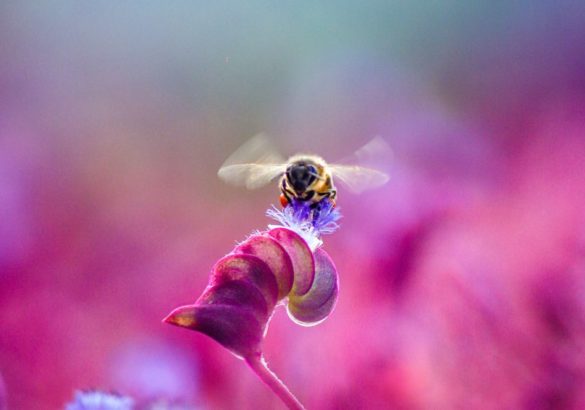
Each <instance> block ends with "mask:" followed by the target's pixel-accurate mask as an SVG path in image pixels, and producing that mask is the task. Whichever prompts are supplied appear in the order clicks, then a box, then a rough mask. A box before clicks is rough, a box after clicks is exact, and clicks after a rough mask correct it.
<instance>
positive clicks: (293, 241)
mask: <svg viewBox="0 0 585 410" xmlns="http://www.w3.org/2000/svg"><path fill="white" fill-rule="evenodd" d="M267 234H268V235H270V236H271V237H273V238H274V239H276V240H277V241H278V242H279V243H280V244H281V245H282V247H283V248H284V249H285V250H286V252H287V253H288V255H289V257H290V259H291V261H292V266H293V271H294V283H293V287H292V291H291V295H304V294H305V293H307V292H308V291H309V289H311V285H312V284H313V280H314V277H315V260H314V259H313V253H312V252H311V250H310V249H309V246H308V245H307V243H306V242H305V240H304V239H303V238H301V237H300V236H299V234H297V233H296V232H294V231H292V230H290V229H287V228H274V229H271V230H269V231H268V232H267Z"/></svg>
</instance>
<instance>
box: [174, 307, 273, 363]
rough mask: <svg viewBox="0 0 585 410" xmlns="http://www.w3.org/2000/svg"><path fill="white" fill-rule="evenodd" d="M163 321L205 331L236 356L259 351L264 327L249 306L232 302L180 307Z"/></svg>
mask: <svg viewBox="0 0 585 410" xmlns="http://www.w3.org/2000/svg"><path fill="white" fill-rule="evenodd" d="M164 322H166V323H169V324H173V325H176V326H180V327H185V328H187V329H191V330H195V331H197V332H201V333H204V334H206V335H207V336H209V337H211V338H212V339H214V340H215V341H217V342H218V343H220V344H221V345H223V346H224V347H225V348H227V349H228V350H230V351H231V352H232V353H233V354H234V355H236V356H238V357H247V356H249V355H252V354H257V353H259V352H260V344H261V342H262V337H263V334H264V328H265V326H266V323H265V322H264V323H261V322H259V321H258V319H257V317H256V315H255V314H254V312H253V311H251V310H250V309H248V308H246V307H244V306H233V305H187V306H182V307H179V308H177V309H175V310H173V311H172V312H171V314H170V315H169V316H167V317H166V318H165V319H164Z"/></svg>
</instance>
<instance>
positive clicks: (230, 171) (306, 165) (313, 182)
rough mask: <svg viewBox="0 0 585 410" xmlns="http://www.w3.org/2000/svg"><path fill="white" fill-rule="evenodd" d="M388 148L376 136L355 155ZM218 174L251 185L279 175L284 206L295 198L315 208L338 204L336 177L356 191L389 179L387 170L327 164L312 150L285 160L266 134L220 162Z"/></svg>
mask: <svg viewBox="0 0 585 410" xmlns="http://www.w3.org/2000/svg"><path fill="white" fill-rule="evenodd" d="M387 149H388V148H387V145H386V143H385V142H384V141H383V140H382V139H381V138H379V137H376V138H374V139H373V140H372V141H370V142H369V143H368V144H366V145H365V146H364V147H362V148H361V149H360V150H358V151H356V153H355V156H356V157H358V158H359V157H363V156H366V155H368V154H371V153H372V152H377V153H379V152H380V151H382V150H387ZM218 176H219V177H220V178H221V179H223V180H224V181H226V182H228V183H231V184H234V185H240V186H245V187H246V188H248V189H256V188H260V187H262V186H264V185H266V184H268V183H270V182H271V181H273V180H275V179H277V178H280V181H279V188H280V203H281V205H282V206H283V207H286V206H288V205H289V204H290V203H291V202H292V200H293V199H295V200H297V201H301V202H306V203H308V204H309V205H310V206H311V207H312V208H315V207H317V206H318V205H319V204H320V203H321V202H322V201H324V200H329V201H331V202H332V203H333V205H335V203H336V200H337V189H336V188H335V185H334V182H333V181H334V178H335V180H336V181H339V182H340V183H341V184H343V185H344V186H345V187H347V188H348V189H349V190H350V191H352V192H354V193H361V192H363V191H365V190H369V189H372V188H376V187H378V186H380V185H383V184H384V183H386V181H388V179H389V177H388V175H386V174H385V173H384V172H381V171H378V170H375V169H371V168H365V167H361V166H357V165H340V164H328V163H327V162H326V161H325V160H324V159H323V158H322V157H320V156H317V155H312V154H297V155H294V156H292V157H290V158H289V159H288V160H285V159H284V158H283V157H282V156H280V155H279V154H278V153H277V152H276V151H275V150H274V149H273V148H272V147H271V146H270V142H269V140H268V139H267V137H266V136H265V135H263V134H260V135H257V136H256V137H254V138H252V139H251V140H249V141H248V142H247V143H245V144H244V145H243V146H242V147H240V148H239V149H238V150H237V151H236V152H234V153H233V154H232V155H231V156H230V157H229V158H228V159H227V160H226V161H225V163H224V164H223V165H222V166H221V168H220V169H219V171H218Z"/></svg>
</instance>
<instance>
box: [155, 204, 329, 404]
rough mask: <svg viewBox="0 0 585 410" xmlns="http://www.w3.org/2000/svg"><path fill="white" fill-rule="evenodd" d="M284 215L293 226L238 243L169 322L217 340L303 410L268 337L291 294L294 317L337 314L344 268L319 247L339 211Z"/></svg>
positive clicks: (295, 209) (314, 320)
mask: <svg viewBox="0 0 585 410" xmlns="http://www.w3.org/2000/svg"><path fill="white" fill-rule="evenodd" d="M277 215H278V216H277V219H279V220H280V218H282V221H281V222H282V223H283V225H285V226H287V227H283V226H278V227H272V229H270V230H268V231H267V232H259V233H255V234H253V235H251V236H250V237H249V238H248V239H247V240H246V241H244V242H243V243H241V244H239V245H238V246H237V247H236V248H235V249H234V250H233V252H232V253H230V254H229V255H227V256H225V257H223V258H222V259H220V260H219V261H218V262H217V263H216V264H215V266H214V267H213V269H212V271H211V277H210V280H209V285H208V286H207V288H206V289H205V290H204V292H203V294H202V295H201V296H200V297H199V299H197V301H196V302H195V303H194V304H192V305H186V306H181V307H179V308H177V309H175V310H173V311H172V312H171V313H170V314H169V315H168V316H167V317H166V318H165V319H164V322H166V323H170V324H173V325H176V326H180V327H185V328H187V329H191V330H195V331H198V332H201V333H203V334H205V335H207V336H209V337H211V338H213V339H214V340H215V341H217V342H218V343H220V344H221V345H223V346H224V347H225V348H227V349H228V350H230V351H231V352H232V353H233V354H234V355H236V356H237V357H240V358H242V359H244V360H245V361H246V362H247V363H248V365H249V366H250V368H251V369H252V370H253V371H254V372H255V373H256V374H257V375H258V377H260V379H261V380H262V381H263V382H264V383H266V384H267V385H268V386H269V387H270V388H271V389H272V390H273V391H274V392H275V393H276V394H277V395H278V396H279V397H280V398H281V399H282V400H283V402H284V403H285V404H286V405H287V406H288V407H289V408H292V409H302V408H303V407H302V405H301V404H300V402H299V401H298V400H297V399H296V398H295V397H294V396H293V395H292V393H290V391H289V390H288V389H287V387H286V386H285V385H284V384H283V383H282V382H281V381H280V380H279V379H278V378H277V377H276V375H275V374H274V373H272V372H271V371H270V370H269V369H268V367H267V365H266V361H265V360H264V358H263V356H262V340H263V338H264V334H265V333H266V327H267V326H268V322H269V321H270V318H271V317H272V314H273V312H274V309H275V307H276V306H277V304H278V303H279V302H280V301H282V300H284V299H287V298H288V304H287V310H288V314H289V317H290V318H291V319H292V320H293V321H294V322H296V323H298V324H301V325H304V326H312V325H316V324H318V323H320V322H322V321H323V320H325V318H327V317H328V316H329V314H330V313H331V312H332V311H333V308H334V307H335V302H336V301H337V294H338V289H339V288H338V276H337V270H336V268H335V265H334V264H333V262H332V261H331V258H330V257H329V256H328V255H327V253H326V252H325V251H324V250H323V249H321V248H317V246H318V245H320V244H321V242H320V239H319V235H320V234H321V232H324V231H321V230H320V229H325V230H327V229H330V228H331V226H332V224H335V221H336V220H337V219H338V218H339V213H338V211H334V210H333V207H332V206H329V207H323V208H321V209H318V208H315V209H310V208H308V207H306V206H304V205H302V206H301V205H298V204H297V205H293V206H289V207H287V208H286V209H285V210H284V211H283V212H282V213H279V214H277ZM290 228H293V229H294V230H293V229H290ZM306 238H308V241H310V243H312V245H313V247H311V246H310V245H309V243H308V241H307V239H306Z"/></svg>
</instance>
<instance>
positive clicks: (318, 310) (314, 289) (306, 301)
mask: <svg viewBox="0 0 585 410" xmlns="http://www.w3.org/2000/svg"><path fill="white" fill-rule="evenodd" d="M338 292H339V285H338V275H337V269H336V268H335V265H334V264H333V261H332V260H331V258H330V257H329V255H328V254H327V252H325V251H324V250H323V249H317V250H316V251H315V280H314V282H313V285H312V286H311V289H310V290H309V292H307V293H306V294H304V295H302V296H296V295H291V296H290V297H289V301H288V313H289V316H290V318H291V319H292V320H293V321H295V322H297V323H299V324H301V325H305V326H313V325H316V324H318V323H320V322H321V321H322V320H324V319H325V318H327V316H329V314H330V313H331V312H332V311H333V308H334V307H335V303H336V302H337V294H338Z"/></svg>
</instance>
